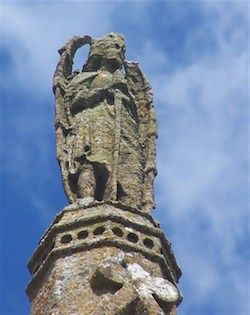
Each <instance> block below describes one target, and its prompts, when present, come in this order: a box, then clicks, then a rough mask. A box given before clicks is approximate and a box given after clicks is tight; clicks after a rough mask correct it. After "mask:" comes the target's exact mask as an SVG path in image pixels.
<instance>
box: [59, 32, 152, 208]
mask: <svg viewBox="0 0 250 315" xmlns="http://www.w3.org/2000/svg"><path fill="white" fill-rule="evenodd" d="M85 43H89V44H90V45H91V48H90V53H89V58H88V61H87V63H86V65H85V67H84V69H83V71H82V72H79V73H75V74H71V68H72V60H73V56H74V53H75V51H76V49H77V48H78V47H79V46H81V45H83V44H85ZM92 45H93V47H92ZM123 45H124V44H123V39H122V38H121V37H120V36H117V35H116V34H110V35H108V36H107V37H105V38H103V39H100V40H95V41H94V44H93V41H92V40H91V39H90V38H89V37H76V38H74V39H72V40H71V41H70V42H68V43H67V44H66V45H65V46H64V48H63V49H62V50H61V59H60V61H59V64H58V67H57V70H56V73H55V81H54V82H55V85H54V90H55V94H56V131H57V152H58V154H57V156H58V160H59V163H60V166H61V169H62V175H63V179H64V186H65V191H66V194H67V196H68V198H69V201H70V202H75V201H76V200H77V199H80V198H83V197H93V198H94V199H96V200H99V201H102V200H103V201H113V202H117V201H119V202H121V203H123V204H125V205H129V206H132V207H135V208H138V209H142V210H144V211H146V212H149V211H150V210H151V208H152V207H153V191H152V189H153V179H154V176H155V137H156V128H155V116H154V111H153V106H152V96H151V94H150V93H151V89H150V87H149V85H148V83H147V82H146V81H145V78H144V76H143V75H142V73H141V71H140V69H139V67H138V65H137V64H136V63H124V60H123V54H124V52H123V51H124V48H123V47H122V46H123ZM102 52H103V53H102ZM123 65H124V66H125V71H126V73H125V74H124V73H123V72H122V70H121V68H122V66H123ZM93 70H94V71H93ZM135 77H137V78H135ZM135 80H136V82H134V81H135ZM150 163H151V164H150Z"/></svg>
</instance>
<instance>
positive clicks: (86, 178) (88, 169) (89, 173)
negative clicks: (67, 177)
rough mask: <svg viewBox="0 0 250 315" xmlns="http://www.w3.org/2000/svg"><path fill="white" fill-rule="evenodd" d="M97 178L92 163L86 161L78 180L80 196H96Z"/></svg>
mask: <svg viewBox="0 0 250 315" xmlns="http://www.w3.org/2000/svg"><path fill="white" fill-rule="evenodd" d="M95 190H96V179H95V174H94V168H93V165H92V164H91V163H85V164H83V165H82V167H81V172H80V175H79V177H78V180H77V193H78V195H79V197H80V198H86V197H93V198H94V197H95Z"/></svg>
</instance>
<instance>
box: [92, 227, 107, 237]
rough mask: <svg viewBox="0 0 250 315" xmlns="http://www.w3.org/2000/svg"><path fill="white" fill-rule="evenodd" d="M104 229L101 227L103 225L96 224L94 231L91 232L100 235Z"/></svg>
mask: <svg viewBox="0 0 250 315" xmlns="http://www.w3.org/2000/svg"><path fill="white" fill-rule="evenodd" d="M104 231H105V228H104V227H103V226H98V227H97V228H96V229H95V230H94V232H93V234H94V235H102V233H103V232H104Z"/></svg>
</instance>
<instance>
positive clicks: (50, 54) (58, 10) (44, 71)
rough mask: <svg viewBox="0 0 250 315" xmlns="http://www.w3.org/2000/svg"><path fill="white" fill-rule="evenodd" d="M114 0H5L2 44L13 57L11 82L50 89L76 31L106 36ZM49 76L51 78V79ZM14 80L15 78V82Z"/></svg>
mask: <svg viewBox="0 0 250 315" xmlns="http://www.w3.org/2000/svg"><path fill="white" fill-rule="evenodd" d="M112 10H113V4H112V2H110V3H109V4H107V3H101V2H99V3H98V6H97V5H96V4H95V3H94V2H92V3H91V2H88V1H86V2H85V1H84V2H74V5H72V3H71V2H63V1H52V2H51V3H49V9H48V3H47V2H24V1H22V2H20V3H17V2H9V3H4V4H3V45H4V47H5V48H7V50H8V51H9V53H10V54H11V58H12V67H13V68H12V72H10V73H9V74H8V75H9V76H8V77H7V84H8V85H9V86H11V85H13V83H14V82H15V83H17V84H19V85H20V86H21V87H22V88H23V89H24V90H25V89H26V90H29V91H33V92H34V90H36V93H37V94H39V95H40V94H43V93H46V94H47V93H48V91H49V89H50V88H51V85H52V76H53V71H54V70H55V66H56V63H57V61H58V57H59V54H58V53H57V50H58V49H59V48H61V46H62V45H63V44H64V43H65V42H66V41H67V40H68V39H69V38H71V37H72V36H73V35H81V34H82V35H84V34H91V35H92V36H93V37H99V36H103V35H104V34H105V33H108V32H110V31H111V20H110V18H109V16H110V14H111V13H112ZM49 79H50V80H51V81H50V82H49ZM13 80H14V82H13Z"/></svg>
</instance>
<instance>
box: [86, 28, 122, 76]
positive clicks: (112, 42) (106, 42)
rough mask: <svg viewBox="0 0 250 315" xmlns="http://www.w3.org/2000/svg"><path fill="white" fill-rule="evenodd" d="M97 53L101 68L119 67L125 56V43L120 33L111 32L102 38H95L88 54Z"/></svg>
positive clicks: (109, 69)
mask: <svg viewBox="0 0 250 315" xmlns="http://www.w3.org/2000/svg"><path fill="white" fill-rule="evenodd" d="M94 55H97V56H98V57H99V60H100V64H99V67H100V69H101V70H108V71H111V72H113V71H115V70H117V69H121V67H122V65H123V63H124V58H125V43H124V38H123V37H122V36H121V35H118V34H114V33H111V34H109V35H107V36H105V37H104V38H101V39H99V40H95V42H94V43H93V44H92V47H91V51H90V56H94Z"/></svg>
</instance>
